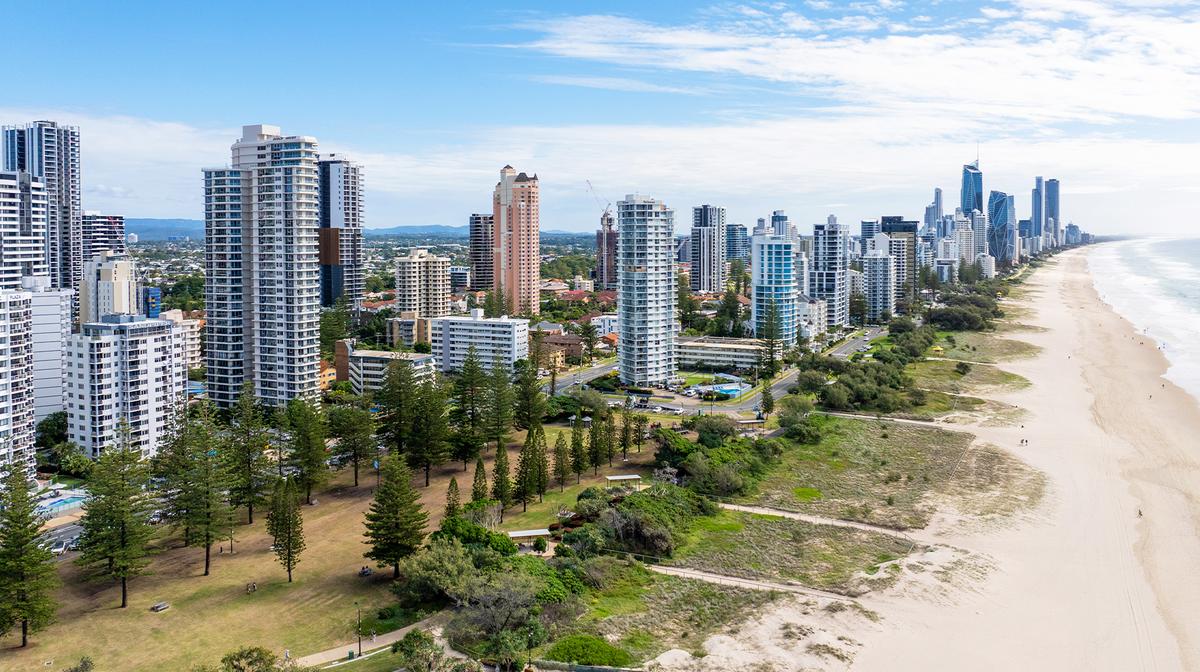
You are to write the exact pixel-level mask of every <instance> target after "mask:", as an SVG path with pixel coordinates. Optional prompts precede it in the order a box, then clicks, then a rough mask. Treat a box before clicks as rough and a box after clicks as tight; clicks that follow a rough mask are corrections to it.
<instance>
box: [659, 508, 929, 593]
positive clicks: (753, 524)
mask: <svg viewBox="0 0 1200 672" xmlns="http://www.w3.org/2000/svg"><path fill="white" fill-rule="evenodd" d="M910 546H911V544H910V543H909V542H907V541H905V540H904V539H901V538H899V537H897V536H893V535H888V534H881V533H878V532H867V531H865V530H855V529H849V528H844V527H835V526H832V525H814V524H812V523H807V522H804V521H800V520H792V519H789V518H781V517H778V516H762V515H757V514H751V513H743V512H738V511H722V512H721V513H720V514H719V515H717V516H714V517H711V518H700V519H698V520H697V521H696V522H695V524H694V525H693V528H692V530H691V532H690V535H689V539H688V542H687V543H686V544H685V545H684V546H683V547H682V548H680V549H679V550H678V551H677V552H676V553H675V556H674V558H672V559H671V561H670V562H669V564H673V565H680V566H684V567H691V568H694V569H699V570H704V571H709V572H716V573H719V574H728V575H732V576H741V577H745V578H749V579H760V580H766V581H776V582H798V583H800V584H802V585H805V586H808V587H811V588H819V589H822V590H830V591H834V592H837V593H842V594H845V595H852V596H854V595H861V594H863V593H865V592H868V591H870V590H873V589H875V588H878V587H881V586H882V585H886V584H888V583H890V582H891V581H893V580H894V578H895V576H896V572H898V571H899V569H898V568H896V569H894V570H893V569H890V567H895V565H891V566H889V569H888V570H885V571H882V572H881V571H879V565H880V563H885V562H889V561H891V560H895V559H897V558H899V557H901V556H903V555H905V554H907V552H908V550H909V548H910Z"/></svg>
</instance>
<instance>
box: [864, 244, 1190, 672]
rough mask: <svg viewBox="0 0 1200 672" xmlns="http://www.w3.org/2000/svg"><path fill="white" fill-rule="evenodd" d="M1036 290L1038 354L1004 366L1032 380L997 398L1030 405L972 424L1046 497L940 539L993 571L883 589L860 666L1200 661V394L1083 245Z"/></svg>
mask: <svg viewBox="0 0 1200 672" xmlns="http://www.w3.org/2000/svg"><path fill="white" fill-rule="evenodd" d="M1028 286H1029V287H1030V290H1031V292H1032V294H1033V296H1032V301H1031V304H1030V308H1031V309H1032V313H1031V315H1029V316H1027V317H1024V318H1023V319H1022V322H1024V323H1026V324H1030V325H1034V326H1036V327H1041V328H1042V330H1029V331H1018V332H1015V333H1013V334H1012V337H1013V338H1018V339H1021V340H1025V341H1027V342H1030V343H1033V344H1036V345H1039V346H1041V347H1042V348H1043V350H1042V352H1041V353H1040V354H1039V355H1038V356H1037V357H1034V358H1031V359H1026V360H1019V361H1014V362H1007V363H1004V364H1003V365H1002V366H1003V368H1004V369H1006V370H1010V371H1012V372H1014V373H1018V374H1020V375H1022V376H1025V377H1026V378H1028V379H1029V380H1030V381H1031V382H1032V383H1033V384H1032V386H1030V387H1029V388H1027V389H1024V390H1021V391H1018V392H1014V393H1011V394H1007V395H1006V394H1000V395H996V396H995V398H997V399H998V400H1000V401H1004V402H1007V403H1011V404H1015V405H1017V406H1020V407H1021V408H1023V409H1026V411H1027V413H1026V414H1025V416H1024V417H1023V419H1022V420H1021V421H1020V423H1019V424H1018V425H1017V426H1008V427H984V426H978V427H970V428H969V430H970V431H972V432H974V433H976V434H977V435H978V437H979V441H981V442H987V443H992V444H995V445H998V446H1002V447H1004V448H1007V449H1008V450H1010V451H1012V453H1013V454H1015V455H1017V456H1018V457H1020V458H1021V459H1023V460H1025V461H1026V462H1027V463H1028V464H1030V465H1031V466H1033V467H1035V468H1037V469H1039V470H1041V471H1042V472H1043V473H1044V474H1045V475H1046V477H1047V483H1048V492H1047V496H1046V498H1045V501H1044V502H1043V503H1042V504H1041V505H1040V506H1039V507H1038V509H1037V510H1036V511H1034V512H1032V514H1031V515H1029V516H1026V517H1024V518H1023V519H1022V520H1020V521H1015V522H1014V524H1013V525H1011V526H1009V527H1007V528H1006V529H999V530H997V529H990V530H979V531H978V532H970V531H968V532H953V533H949V534H947V535H946V536H944V537H943V539H944V540H945V543H948V544H951V545H954V546H958V547H961V548H965V549H969V550H971V551H973V552H976V553H981V554H984V555H986V556H988V557H989V558H990V559H991V560H992V561H993V563H994V570H993V571H992V572H991V573H990V575H989V576H988V577H987V578H986V579H985V580H984V581H982V582H981V583H980V584H979V585H978V586H977V587H976V588H975V590H973V591H965V592H960V593H958V594H955V595H952V596H950V597H949V598H948V599H947V600H945V601H944V603H932V602H931V601H929V600H914V599H911V598H909V597H906V596H904V595H891V596H889V595H881V596H879V600H878V601H879V602H881V603H883V604H882V605H881V606H883V608H882V609H881V612H882V613H883V615H884V618H885V621H886V622H885V623H884V624H882V626H881V627H880V628H878V629H876V630H874V631H872V632H865V633H859V634H860V639H861V641H862V644H863V646H862V648H861V650H860V652H859V655H858V656H857V659H856V660H855V662H854V664H853V668H854V669H861V670H884V669H887V670H952V669H959V670H1125V671H1127V670H1198V669H1200V581H1197V580H1196V568H1197V567H1200V525H1198V522H1200V509H1198V505H1197V499H1196V494H1197V493H1200V405H1198V404H1197V402H1196V400H1195V399H1193V398H1192V397H1191V396H1190V395H1188V394H1187V393H1186V392H1185V391H1183V390H1182V389H1180V388H1178V387H1176V386H1174V385H1173V384H1171V383H1170V382H1167V381H1166V380H1165V379H1163V378H1162V374H1163V373H1164V372H1165V371H1166V369H1167V361H1166V359H1165V358H1164V356H1163V355H1162V353H1161V352H1159V351H1158V349H1157V348H1156V346H1155V344H1154V343H1153V341H1151V340H1150V339H1149V338H1145V337H1143V336H1141V335H1139V334H1137V333H1135V330H1134V328H1133V327H1132V325H1131V324H1130V323H1129V322H1127V321H1126V320H1124V319H1123V318H1121V317H1120V316H1119V315H1117V314H1116V313H1114V312H1113V311H1112V310H1111V309H1110V308H1109V307H1108V306H1107V305H1106V304H1104V303H1103V302H1102V301H1101V300H1100V298H1099V296H1098V295H1097V293H1096V291H1095V289H1094V288H1093V286H1092V280H1091V275H1090V274H1089V271H1088V264H1087V250H1077V251H1073V252H1069V253H1066V254H1063V255H1062V256H1060V257H1059V258H1058V260H1057V261H1056V262H1055V263H1053V264H1051V265H1049V266H1047V267H1045V268H1042V269H1040V270H1038V271H1037V272H1036V273H1035V274H1034V275H1033V277H1032V279H1031V280H1030V282H1029V283H1028ZM1021 439H1027V440H1028V445H1021ZM1139 509H1140V510H1141V512H1142V516H1141V517H1140V518H1139V516H1138V511H1139ZM937 527H938V521H936V520H935V522H934V525H933V526H931V530H930V531H931V532H934V533H937V532H938V529H937Z"/></svg>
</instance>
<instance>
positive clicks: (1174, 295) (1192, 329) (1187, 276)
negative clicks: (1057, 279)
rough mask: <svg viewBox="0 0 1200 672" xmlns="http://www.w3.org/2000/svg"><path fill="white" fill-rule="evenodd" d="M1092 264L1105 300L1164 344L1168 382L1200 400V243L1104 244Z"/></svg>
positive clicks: (1199, 240) (1181, 240)
mask: <svg viewBox="0 0 1200 672" xmlns="http://www.w3.org/2000/svg"><path fill="white" fill-rule="evenodd" d="M1088 263H1089V266H1090V268H1091V271H1092V278H1093V282H1094V284H1095V286H1096V291H1097V292H1098V293H1099V294H1100V298H1101V299H1103V300H1104V302H1105V303H1107V304H1108V305H1110V306H1112V308H1113V310H1115V311H1117V313H1119V314H1120V315H1121V316H1122V317H1124V318H1125V319H1127V320H1129V321H1130V322H1131V323H1133V326H1134V327H1135V328H1136V329H1137V330H1138V331H1140V332H1142V333H1144V334H1146V335H1147V336H1148V337H1150V338H1153V339H1154V340H1155V341H1156V342H1157V343H1158V346H1159V349H1161V350H1162V351H1163V352H1164V354H1166V356H1167V360H1168V361H1169V362H1170V365H1169V367H1168V369H1167V378H1168V379H1169V380H1170V381H1171V382H1173V383H1175V384H1176V385H1179V386H1180V387H1182V388H1183V389H1185V390H1187V391H1188V393H1189V394H1191V395H1192V396H1193V397H1195V398H1197V399H1200V238H1170V239H1168V238H1142V239H1137V240H1125V241H1119V242H1113V243H1104V244H1102V245H1097V246H1096V247H1095V248H1094V249H1092V250H1091V252H1090V254H1089V256H1088Z"/></svg>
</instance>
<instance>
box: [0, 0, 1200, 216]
mask: <svg viewBox="0 0 1200 672" xmlns="http://www.w3.org/2000/svg"><path fill="white" fill-rule="evenodd" d="M569 12H573V13H569ZM55 17H56V18H55V21H54V22H53V24H51V25H50V26H49V27H48V28H47V29H45V30H38V31H28V30H17V31H10V33H11V34H10V35H8V36H6V40H7V46H8V48H9V51H10V52H11V53H16V54H37V58H36V59H30V60H27V61H25V62H23V63H21V64H18V66H17V67H13V68H10V69H9V71H8V74H9V77H8V78H7V80H6V83H5V96H4V101H3V102H0V123H5V124H12V123H26V122H29V121H33V120H35V119H43V118H45V119H53V120H57V121H60V122H63V123H69V124H76V125H78V126H80V130H81V135H82V148H83V157H82V158H83V171H82V174H83V183H84V194H83V207H84V208H85V209H87V210H102V211H104V212H107V213H112V214H123V215H126V216H128V217H138V218H141V217H153V218H191V219H200V218H202V217H203V210H202V202H201V200H202V189H203V181H202V175H201V168H203V167H209V166H220V165H224V163H225V162H226V161H228V157H229V146H230V144H231V143H232V142H233V141H234V140H235V139H236V138H237V137H238V136H239V135H240V127H241V126H242V125H243V124H256V123H265V124H274V125H278V126H280V127H281V128H282V130H283V131H284V132H285V133H289V134H293V133H295V134H307V135H313V136H316V137H317V139H318V141H319V142H320V146H321V150H322V152H323V153H325V152H344V153H347V154H349V155H350V156H351V157H352V158H354V159H356V160H359V161H361V162H362V163H363V164H364V165H365V169H366V170H365V184H366V208H367V209H366V217H365V222H366V225H367V226H368V227H370V228H386V227H392V226H400V225H425V224H440V225H448V226H464V225H466V224H467V221H468V217H469V216H470V214H471V213H474V212H488V211H490V206H491V195H492V189H493V187H494V186H495V183H496V175H497V173H498V171H499V169H500V167H502V166H504V165H505V164H511V165H513V166H514V167H515V168H516V169H517V170H518V171H525V172H529V173H537V175H538V177H539V178H540V182H541V192H542V193H541V225H542V227H543V228H544V229H563V230H570V231H581V232H582V231H591V230H594V229H595V228H596V227H597V226H598V224H599V215H600V211H601V209H602V205H603V202H604V201H613V202H615V201H618V200H621V199H623V198H624V197H625V195H626V194H629V193H635V192H636V193H643V194H648V195H651V196H653V197H654V198H656V199H661V200H663V201H664V202H665V203H666V204H667V205H668V206H669V207H671V208H673V209H674V210H675V211H676V213H686V212H688V211H689V210H690V208H692V207H693V206H696V205H700V204H703V203H711V204H714V205H719V206H723V207H725V208H726V209H727V213H728V216H727V221H728V222H730V223H741V224H745V225H747V226H748V227H752V226H753V223H754V221H755V220H756V219H757V218H758V217H769V216H770V212H771V211H772V210H776V209H782V210H786V211H787V213H788V215H789V216H790V218H791V220H792V221H793V222H795V223H796V224H797V225H798V226H799V228H800V229H801V231H804V232H808V231H810V230H811V226H812V224H813V223H815V222H822V221H824V220H825V217H826V216H827V215H829V214H835V215H837V216H838V218H839V219H841V220H842V221H845V222H855V221H857V220H859V219H866V218H875V217H879V216H881V215H885V214H896V215H903V216H905V217H906V218H908V219H920V218H921V213H923V212H924V208H925V206H926V205H927V204H928V203H929V201H930V198H931V194H932V190H933V188H934V187H941V188H942V189H943V190H944V192H945V193H946V200H947V201H948V202H949V203H956V202H957V201H958V198H957V192H958V188H959V185H960V182H961V170H962V166H963V164H965V163H969V162H972V161H974V160H975V158H976V151H977V149H976V148H977V143H978V151H979V155H980V158H981V162H980V168H981V170H982V171H983V175H984V179H983V189H984V190H985V192H990V191H992V190H997V191H1004V192H1007V193H1011V194H1016V195H1017V197H1016V208H1017V218H1018V219H1026V218H1029V217H1030V216H1031V212H1030V198H1029V194H1030V191H1031V189H1032V188H1033V186H1034V177H1035V176H1037V175H1041V176H1044V177H1045V178H1047V179H1049V178H1058V179H1060V180H1061V183H1062V196H1061V199H1062V213H1063V216H1064V220H1065V221H1064V222H1063V224H1064V225H1065V224H1066V223H1067V222H1071V221H1073V222H1075V223H1076V224H1078V225H1080V226H1081V227H1082V228H1084V229H1087V230H1091V231H1094V232H1097V233H1116V232H1122V233H1147V234H1191V232H1192V229H1193V228H1194V225H1193V224H1192V223H1191V219H1192V217H1191V213H1192V212H1194V202H1195V198H1196V194H1197V192H1198V191H1200V179H1198V178H1200V174H1198V173H1200V171H1197V169H1196V168H1195V165H1196V163H1195V159H1194V157H1195V156H1196V155H1197V153H1198V151H1200V40H1198V39H1196V36H1197V35H1198V34H1200V8H1198V7H1197V5H1196V3H1194V2H1183V1H1178V2H1177V1H1173V0H1128V1H1125V2H1098V1H1093V0H1013V1H1009V2H988V3H984V4H983V5H980V4H979V3H974V2H966V1H962V2H959V1H952V0H947V1H944V2H940V3H915V2H913V3H906V2H902V1H900V0H880V1H877V2H852V3H834V2H825V1H822V0H809V1H808V2H794V3H776V2H770V3H765V2H764V3H758V2H746V3H740V4H739V3H723V2H715V3H681V2H662V3H653V5H652V6H651V5H646V4H645V3H636V2H631V1H630V2H626V1H618V2H605V3H589V4H585V3H578V4H575V3H570V4H566V5H563V4H547V5H542V4H540V3H522V2H510V3H505V4H504V5H503V6H497V5H496V4H494V3H483V2H467V3H444V6H442V5H435V6H429V5H415V6H411V7H410V6H401V5H396V6H383V5H380V6H367V7H359V6H357V5H330V4H328V3H313V2H297V3H286V4H285V3H281V2H263V3H257V4H256V5H254V6H249V7H248V6H244V5H240V4H234V3H232V2H225V1H223V0H221V1H215V2H211V3H206V4H205V5H204V7H203V9H199V8H197V7H196V6H192V5H185V4H179V5H165V6H160V5H159V4H157V3H155V4H151V3H148V2H130V3H122V4H120V5H95V4H93V3H87V2H82V1H79V2H64V3H60V5H58V6H57V9H56V12H55ZM98 35H102V36H103V37H104V40H103V48H95V49H92V48H84V47H83V46H82V45H87V44H94V43H95V40H96V38H97V36H98ZM586 180H591V182H592V184H594V185H595V188H596V191H597V192H598V194H600V195H601V196H600V198H601V199H602V203H601V204H600V205H597V203H596V201H595V199H594V198H593V196H592V195H591V194H590V193H589V192H588V190H587V184H586ZM951 195H953V196H951ZM676 220H677V232H680V233H682V232H683V229H684V225H682V224H678V222H680V221H684V220H686V218H681V217H679V216H678V215H677V217H676Z"/></svg>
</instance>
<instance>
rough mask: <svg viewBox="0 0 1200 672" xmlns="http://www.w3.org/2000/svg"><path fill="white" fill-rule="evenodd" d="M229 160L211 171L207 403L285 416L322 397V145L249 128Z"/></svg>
mask: <svg viewBox="0 0 1200 672" xmlns="http://www.w3.org/2000/svg"><path fill="white" fill-rule="evenodd" d="M231 153H232V160H231V164H230V167H226V168H209V169H205V170H204V251H205V254H204V303H205V311H206V321H205V332H204V333H205V353H204V354H205V357H204V361H205V366H206V369H207V378H208V395H209V398H210V399H211V400H212V401H213V402H214V403H215V404H216V405H217V406H219V407H222V408H228V407H230V406H232V405H233V404H234V402H235V401H237V398H238V395H239V394H241V389H242V384H243V383H244V382H247V381H249V382H251V383H252V384H253V385H254V392H255V396H256V397H257V398H258V399H259V401H261V402H262V403H264V404H266V405H268V406H273V407H279V406H283V405H284V404H286V403H287V402H288V401H290V400H292V399H296V398H299V397H311V396H314V395H316V394H318V393H319V391H320V383H319V380H318V375H319V373H320V361H321V352H320V338H319V330H320V313H321V269H320V261H319V260H320V257H319V250H318V243H317V237H318V234H317V228H318V220H319V216H318V210H319V207H318V206H319V200H320V194H319V189H318V169H317V140H316V138H313V137H310V136H301V135H292V136H284V135H282V134H281V133H280V130H279V127H277V126H267V125H261V124H260V125H252V126H244V127H242V137H241V138H240V139H238V140H237V141H236V142H234V143H233V146H232V148H231Z"/></svg>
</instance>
